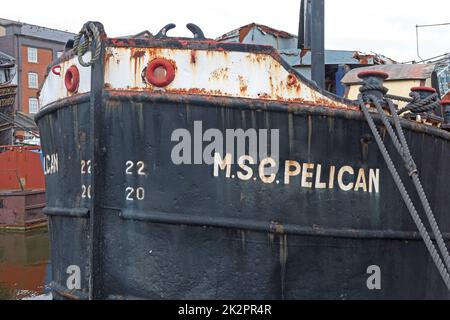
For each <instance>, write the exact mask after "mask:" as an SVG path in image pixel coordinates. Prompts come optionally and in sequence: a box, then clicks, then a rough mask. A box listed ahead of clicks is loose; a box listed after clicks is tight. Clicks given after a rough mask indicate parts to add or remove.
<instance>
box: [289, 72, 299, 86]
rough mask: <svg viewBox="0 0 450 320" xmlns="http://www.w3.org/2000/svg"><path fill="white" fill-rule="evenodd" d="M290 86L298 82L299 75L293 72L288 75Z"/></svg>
mask: <svg viewBox="0 0 450 320" xmlns="http://www.w3.org/2000/svg"><path fill="white" fill-rule="evenodd" d="M287 83H288V85H289V86H291V87H292V86H295V85H296V84H297V77H296V76H294V75H293V74H290V75H288V81H287Z"/></svg>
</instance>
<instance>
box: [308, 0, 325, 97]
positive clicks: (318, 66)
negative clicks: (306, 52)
mask: <svg viewBox="0 0 450 320" xmlns="http://www.w3.org/2000/svg"><path fill="white" fill-rule="evenodd" d="M324 2H325V1H324V0H312V1H311V15H312V16H311V77H312V80H313V81H315V82H316V84H317V85H318V86H319V87H320V88H322V89H324V88H325V3H324Z"/></svg>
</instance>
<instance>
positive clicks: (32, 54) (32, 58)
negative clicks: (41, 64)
mask: <svg viewBox="0 0 450 320" xmlns="http://www.w3.org/2000/svg"><path fill="white" fill-rule="evenodd" d="M28 62H29V63H37V62H38V52H37V49H36V48H28Z"/></svg>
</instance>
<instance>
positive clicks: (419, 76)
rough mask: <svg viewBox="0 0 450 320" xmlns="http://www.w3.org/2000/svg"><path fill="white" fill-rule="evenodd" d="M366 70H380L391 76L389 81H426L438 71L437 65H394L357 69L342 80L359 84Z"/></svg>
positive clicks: (345, 82)
mask: <svg viewBox="0 0 450 320" xmlns="http://www.w3.org/2000/svg"><path fill="white" fill-rule="evenodd" d="M364 70H379V71H383V72H386V73H387V74H389V78H388V81H395V80H425V79H429V78H431V76H432V75H433V72H434V71H435V70H436V65H435V64H393V65H380V66H371V67H365V68H357V69H353V70H351V71H350V72H348V73H347V74H346V75H345V76H344V78H343V79H342V83H344V84H359V83H361V82H362V81H361V79H359V78H358V74H359V73H360V72H361V71H364Z"/></svg>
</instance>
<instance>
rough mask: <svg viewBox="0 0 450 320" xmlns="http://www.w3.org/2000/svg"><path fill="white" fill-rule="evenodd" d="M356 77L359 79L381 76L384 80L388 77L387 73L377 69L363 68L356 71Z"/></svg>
mask: <svg viewBox="0 0 450 320" xmlns="http://www.w3.org/2000/svg"><path fill="white" fill-rule="evenodd" d="M358 78H360V79H366V78H381V79H383V80H386V79H387V78H389V74H387V73H386V72H383V71H379V70H365V71H361V72H360V73H358Z"/></svg>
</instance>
